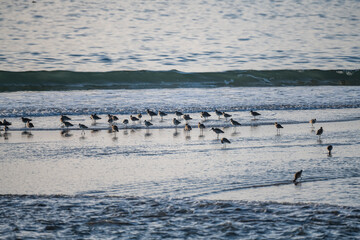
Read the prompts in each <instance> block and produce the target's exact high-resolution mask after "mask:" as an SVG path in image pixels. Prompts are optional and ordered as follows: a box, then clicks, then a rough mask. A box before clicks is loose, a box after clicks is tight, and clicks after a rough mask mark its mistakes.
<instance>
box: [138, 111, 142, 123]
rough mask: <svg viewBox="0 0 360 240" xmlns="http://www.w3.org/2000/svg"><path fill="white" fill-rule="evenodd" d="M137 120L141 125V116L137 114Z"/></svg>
mask: <svg viewBox="0 0 360 240" xmlns="http://www.w3.org/2000/svg"><path fill="white" fill-rule="evenodd" d="M137 118H138V119H139V122H140V123H141V118H142V114H141V113H139V114H138V115H137Z"/></svg>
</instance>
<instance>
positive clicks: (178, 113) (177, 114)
mask: <svg viewBox="0 0 360 240" xmlns="http://www.w3.org/2000/svg"><path fill="white" fill-rule="evenodd" d="M175 115H176V116H177V118H179V117H181V116H182V115H184V114H183V113H182V112H179V111H175Z"/></svg>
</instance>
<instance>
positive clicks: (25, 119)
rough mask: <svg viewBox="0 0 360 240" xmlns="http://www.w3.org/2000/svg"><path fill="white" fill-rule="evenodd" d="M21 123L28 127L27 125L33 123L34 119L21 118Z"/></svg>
mask: <svg viewBox="0 0 360 240" xmlns="http://www.w3.org/2000/svg"><path fill="white" fill-rule="evenodd" d="M21 121H22V122H23V123H24V124H25V127H26V123H28V122H31V121H32V119H30V118H26V117H21Z"/></svg>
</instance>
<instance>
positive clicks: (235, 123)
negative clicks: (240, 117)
mask: <svg viewBox="0 0 360 240" xmlns="http://www.w3.org/2000/svg"><path fill="white" fill-rule="evenodd" d="M230 122H231V124H232V125H233V126H234V127H236V126H241V124H240V123H239V122H237V121H235V120H234V119H232V118H230Z"/></svg>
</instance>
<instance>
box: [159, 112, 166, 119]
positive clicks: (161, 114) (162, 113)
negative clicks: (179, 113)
mask: <svg viewBox="0 0 360 240" xmlns="http://www.w3.org/2000/svg"><path fill="white" fill-rule="evenodd" d="M158 115H159V116H160V117H161V121H163V118H164V117H165V116H167V113H164V112H162V111H159V112H158Z"/></svg>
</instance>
